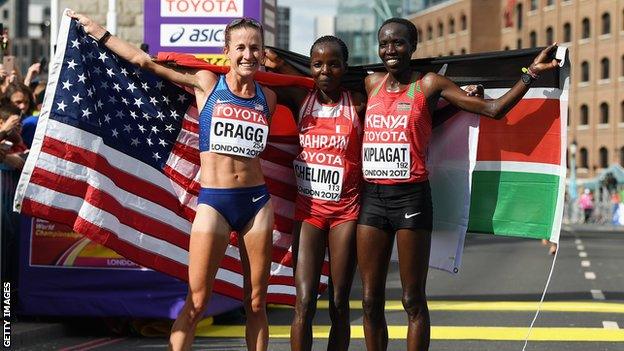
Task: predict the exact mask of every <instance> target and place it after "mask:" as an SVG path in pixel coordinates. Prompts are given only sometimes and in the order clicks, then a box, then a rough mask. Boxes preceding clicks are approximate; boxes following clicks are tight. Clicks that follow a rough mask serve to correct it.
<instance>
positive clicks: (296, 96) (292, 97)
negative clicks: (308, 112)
mask: <svg viewBox="0 0 624 351" xmlns="http://www.w3.org/2000/svg"><path fill="white" fill-rule="evenodd" d="M264 54H265V61H264V66H265V67H266V68H267V70H268V71H270V72H275V73H280V74H289V75H296V76H302V74H301V73H300V72H299V71H297V70H296V69H295V68H294V67H293V66H291V65H290V64H289V63H288V62H286V61H284V60H283V59H282V58H281V57H279V55H277V53H276V52H275V51H273V50H271V49H265V50H264ZM271 89H273V90H274V91H275V93H276V96H277V103H278V104H280V105H284V106H286V107H288V109H289V110H290V112H291V113H292V115H293V116H294V117H295V121H296V122H297V123H299V108H300V107H301V105H302V104H303V101H304V100H305V97H306V95H307V94H308V90H307V89H304V88H300V87H271Z"/></svg>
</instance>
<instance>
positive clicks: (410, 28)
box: [377, 17, 418, 49]
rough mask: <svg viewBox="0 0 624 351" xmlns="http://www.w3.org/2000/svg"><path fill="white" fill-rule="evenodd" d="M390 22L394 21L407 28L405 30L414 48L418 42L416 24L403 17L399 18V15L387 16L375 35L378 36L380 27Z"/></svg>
mask: <svg viewBox="0 0 624 351" xmlns="http://www.w3.org/2000/svg"><path fill="white" fill-rule="evenodd" d="M390 23H396V24H400V25H402V26H405V28H407V32H408V33H409V43H410V44H411V45H412V47H413V48H414V49H416V45H417V44H418V29H416V26H415V25H414V23H412V22H411V21H409V20H406V19H405V18H399V17H393V18H388V19H387V20H385V21H384V22H383V23H382V24H381V26H380V27H379V30H378V31H377V36H379V33H381V28H383V27H384V26H385V25H386V24H390Z"/></svg>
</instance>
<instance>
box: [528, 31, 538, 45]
mask: <svg viewBox="0 0 624 351" xmlns="http://www.w3.org/2000/svg"><path fill="white" fill-rule="evenodd" d="M529 45H530V46H531V47H532V48H534V47H537V33H535V31H532V32H531V33H529Z"/></svg>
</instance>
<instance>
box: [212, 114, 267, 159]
mask: <svg viewBox="0 0 624 351" xmlns="http://www.w3.org/2000/svg"><path fill="white" fill-rule="evenodd" d="M268 136H269V127H268V125H267V121H266V117H265V116H264V114H262V113H260V112H259V111H256V110H252V109H249V108H245V107H241V106H235V105H216V106H215V108H214V110H213V115H212V119H211V121H210V149H209V150H210V151H212V152H217V153H221V154H229V155H236V156H244V157H249V158H254V157H257V156H258V155H259V154H260V153H261V152H262V151H263V150H264V148H265V146H266V142H267V138H268Z"/></svg>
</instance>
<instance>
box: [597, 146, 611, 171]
mask: <svg viewBox="0 0 624 351" xmlns="http://www.w3.org/2000/svg"><path fill="white" fill-rule="evenodd" d="M598 153H599V154H600V168H607V167H609V151H608V150H607V148H606V147H604V146H603V147H601V148H600V150H599V151H598Z"/></svg>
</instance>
